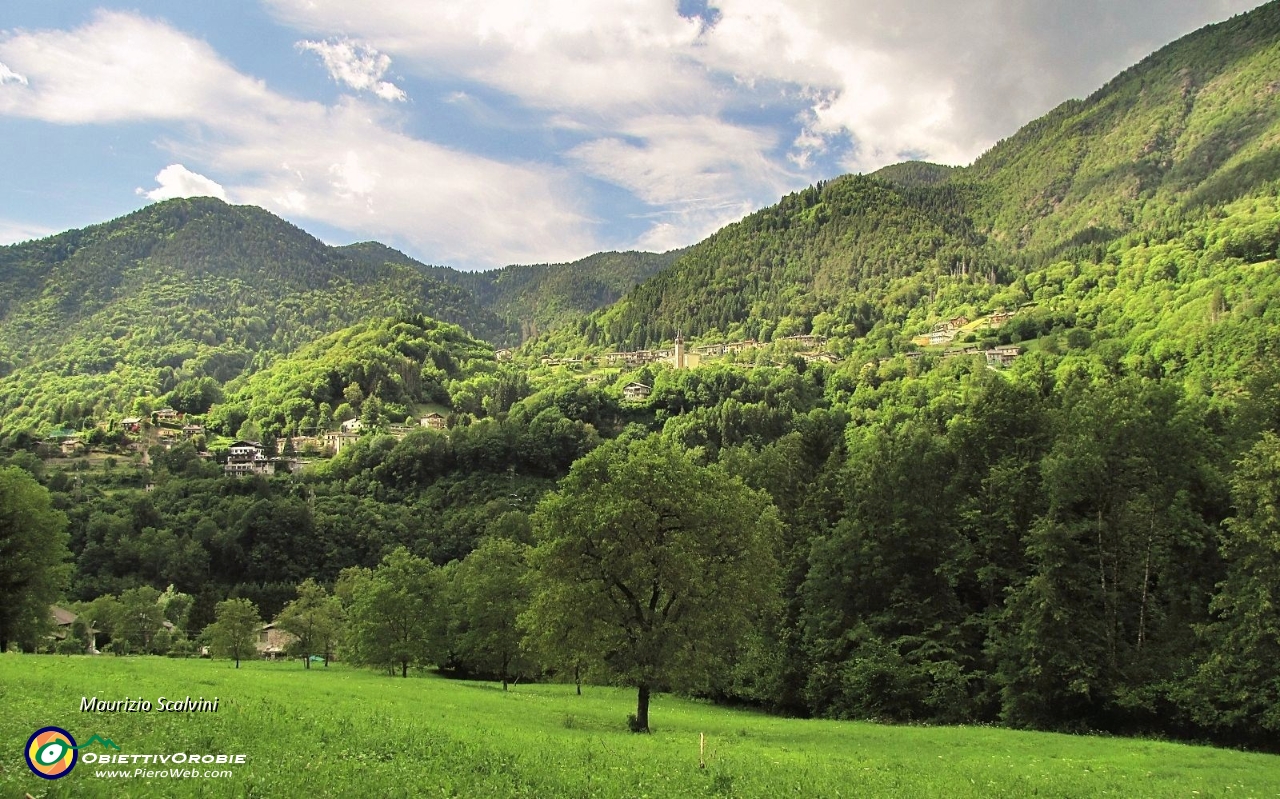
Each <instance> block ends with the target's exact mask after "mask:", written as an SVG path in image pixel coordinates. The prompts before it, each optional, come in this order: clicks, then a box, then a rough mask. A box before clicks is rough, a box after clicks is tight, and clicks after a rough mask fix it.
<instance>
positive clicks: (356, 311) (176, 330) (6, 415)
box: [0, 198, 672, 432]
mask: <svg viewBox="0 0 1280 799" xmlns="http://www.w3.org/2000/svg"><path fill="white" fill-rule="evenodd" d="M671 257H672V256H669V255H668V256H662V255H650V254H647V253H621V254H618V253H605V254H601V255H597V256H592V257H591V258H588V259H586V260H584V261H582V262H578V263H574V264H561V265H555V266H550V265H544V266H532V267H529V266H517V267H507V268H506V269H501V270H494V271H491V272H485V273H479V274H472V273H464V272H458V271H457V270H453V269H448V268H443V267H428V266H425V265H423V264H421V263H419V262H417V261H415V260H413V259H411V258H409V257H408V256H405V255H404V254H403V253H400V252H398V251H396V250H393V249H391V248H389V247H386V246H384V245H381V244H377V243H372V242H371V243H365V244H357V245H351V246H348V247H329V246H327V245H325V244H324V243H322V242H321V241H319V240H318V239H316V238H314V237H312V236H310V235H309V234H307V233H305V232H304V231H302V230H300V229H299V228H297V227H295V226H293V225H291V224H289V223H287V222H285V221H284V220H282V219H280V218H278V217H276V216H273V215H272V214H270V213H268V212H266V211H263V210H262V209H260V208H255V207H251V206H229V205H227V204H225V203H223V202H221V201H219V200H215V199H211V198H198V199H190V200H170V201H166V202H162V203H157V204H155V205H152V206H149V207H147V208H144V209H142V210H140V211H137V212H136V213H133V214H130V215H128V216H125V217H122V218H120V219H117V220H114V221H111V222H107V223H105V224H101V225H95V226H93V227H89V228H85V229H83V230H72V231H68V232H66V233H62V234H59V235H56V236H52V237H50V238H47V239H42V240H38V241H32V242H28V243H24V244H18V245H13V246H7V247H0V430H3V431H9V432H11V431H14V430H20V429H23V428H26V427H36V428H39V427H41V426H53V427H56V426H58V425H64V424H69V425H71V426H73V427H78V426H79V425H80V424H81V422H82V421H83V420H85V419H94V420H97V421H104V420H106V419H109V418H111V417H112V416H113V415H114V416H120V415H125V414H128V413H131V412H134V411H139V412H140V411H143V410H145V408H146V407H147V406H152V407H159V406H160V405H161V404H163V402H164V400H163V399H162V398H163V397H164V396H165V395H168V394H169V393H170V392H172V391H173V390H174V389H178V388H180V387H183V386H186V387H187V388H189V387H190V386H193V385H195V384H196V383H197V382H200V381H203V382H200V385H202V386H203V385H205V384H206V383H207V382H209V381H211V382H212V384H216V385H221V384H223V383H226V382H227V381H230V380H232V379H234V378H236V377H238V376H240V375H242V374H248V373H252V372H253V371H256V370H258V369H261V368H262V367H263V366H265V365H267V364H269V363H271V362H272V361H273V360H275V359H276V358H278V357H279V356H280V355H282V354H285V353H289V352H292V351H293V350H295V349H296V348H297V347H299V346H301V345H303V344H306V343H309V342H312V341H314V340H315V339H317V338H318V337H320V336H323V335H325V334H327V333H331V332H334V331H336V330H340V329H342V328H345V327H348V326H349V325H352V324H354V323H356V322H359V321H361V320H364V319H368V318H371V317H392V316H404V315H415V314H425V315H426V316H429V317H431V318H434V319H439V320H441V321H444V322H449V323H453V324H456V325H459V326H461V327H462V328H463V329H465V330H466V331H467V332H468V333H470V334H471V335H473V336H476V337H478V338H480V339H483V340H486V341H489V342H492V343H494V344H497V345H504V344H505V345H512V344H515V343H518V342H519V340H520V337H521V331H522V330H523V331H525V332H526V333H532V332H534V331H539V330H549V329H553V328H555V327H556V326H558V325H561V324H564V323H566V322H568V321H570V320H573V319H577V318H578V317H580V316H581V315H583V314H586V313H588V312H590V311H593V310H596V309H598V308H600V307H602V306H604V305H606V304H608V303H609V302H612V301H613V300H614V299H616V298H617V297H618V296H620V295H621V294H622V293H623V292H624V291H626V290H627V289H628V288H630V287H631V286H633V285H635V284H636V283H638V282H639V281H640V280H642V279H644V278H646V277H648V276H650V275H652V274H653V273H655V272H657V271H658V270H659V269H661V268H662V267H663V266H665V265H666V264H668V263H670V260H671ZM181 390H182V391H186V388H183V389H181ZM202 391H204V393H208V391H205V390H203V389H202ZM193 393H200V392H193ZM143 397H150V398H151V400H150V401H148V402H147V403H144V404H143V405H139V406H137V407H135V404H134V403H135V400H136V399H138V398H143ZM203 405H204V407H194V408H191V410H196V411H203V410H204V409H205V407H207V403H204V404H203Z"/></svg>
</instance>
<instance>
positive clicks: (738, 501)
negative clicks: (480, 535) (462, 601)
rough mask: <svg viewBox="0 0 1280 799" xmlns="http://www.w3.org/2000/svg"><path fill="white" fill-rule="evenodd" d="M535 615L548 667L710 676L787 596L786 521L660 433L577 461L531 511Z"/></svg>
mask: <svg viewBox="0 0 1280 799" xmlns="http://www.w3.org/2000/svg"><path fill="white" fill-rule="evenodd" d="M533 524H534V530H535V533H536V535H537V538H538V545H537V547H536V548H535V549H534V551H533V552H532V554H531V556H530V562H531V565H532V566H533V568H534V569H535V570H536V579H535V584H534V592H533V597H532V602H531V606H530V609H529V611H528V612H527V613H526V614H525V615H524V617H523V620H524V624H525V626H526V628H527V629H528V630H529V632H530V635H531V637H532V638H533V639H534V641H535V642H536V643H537V644H538V648H539V650H540V651H541V652H542V653H543V654H544V657H546V658H547V659H548V660H549V661H550V663H549V665H556V666H563V667H568V668H573V667H576V666H579V665H581V664H584V663H585V664H586V665H587V666H588V668H589V669H591V670H593V671H600V672H603V673H606V674H609V675H611V676H612V677H613V678H614V679H615V680H616V681H618V682H620V683H622V684H627V685H633V686H635V688H636V690H637V703H636V719H635V723H634V725H633V727H634V729H636V730H637V731H644V732H647V731H648V729H649V697H650V693H651V692H652V691H654V690H662V689H679V688H687V687H694V686H699V685H706V684H707V683H709V682H712V681H714V680H715V678H716V677H717V676H718V675H723V674H724V673H725V671H726V670H727V663H726V660H727V658H728V657H729V656H730V655H731V654H732V653H733V650H734V647H735V646H736V645H738V644H739V643H741V639H742V637H743V635H744V634H745V633H746V632H747V631H748V630H750V629H751V628H752V625H753V624H754V623H755V622H756V620H757V618H758V614H759V613H760V611H761V609H762V608H764V607H767V606H768V605H769V604H770V603H772V602H773V601H775V599H776V596H777V588H776V573H777V568H776V565H775V561H774V548H775V546H776V541H777V539H778V537H779V532H780V527H781V524H780V522H779V521H778V516H777V512H776V510H775V509H774V507H773V505H772V504H771V503H770V502H769V500H768V498H767V497H766V495H764V494H763V493H760V492H756V491H753V490H751V489H749V488H747V487H746V486H745V485H744V484H743V483H742V482H741V481H740V480H739V479H737V478H735V477H731V476H730V475H729V474H727V473H726V472H725V471H724V470H722V469H721V468H719V467H718V466H700V465H698V464H697V463H696V462H695V460H694V457H693V456H692V455H691V454H690V453H688V452H686V451H684V450H683V449H681V448H680V447H679V446H678V445H676V444H673V443H672V442H669V441H667V440H664V439H662V438H660V437H657V436H653V437H650V438H647V439H643V440H626V439H620V440H618V441H614V442H610V443H609V444H606V445H604V446H602V447H600V448H598V449H596V450H595V451H593V452H592V453H591V454H589V455H587V456H586V457H584V458H582V459H581V460H579V461H578V462H577V463H575V464H574V465H573V468H572V470H571V471H570V473H569V475H568V476H567V477H566V478H565V479H564V480H562V481H561V483H560V488H559V490H558V491H556V492H553V493H552V494H549V495H548V496H547V497H546V498H545V499H544V500H543V501H542V502H541V503H540V504H539V505H538V509H537V511H536V512H535V513H534V516H533Z"/></svg>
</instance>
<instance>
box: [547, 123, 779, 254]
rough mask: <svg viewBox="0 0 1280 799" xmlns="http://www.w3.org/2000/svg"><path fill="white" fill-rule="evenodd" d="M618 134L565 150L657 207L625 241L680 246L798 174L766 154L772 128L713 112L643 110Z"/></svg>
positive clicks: (772, 196)
mask: <svg viewBox="0 0 1280 799" xmlns="http://www.w3.org/2000/svg"><path fill="white" fill-rule="evenodd" d="M619 134H620V135H618V136H609V137H604V138H599V139H595V140H592V141H589V142H586V143H584V144H581V145H579V146H577V147H575V148H574V149H573V150H571V151H570V153H569V156H570V158H571V159H572V160H573V161H574V162H576V163H577V164H578V165H579V166H580V167H581V168H582V169H583V170H584V171H585V172H587V173H588V174H590V175H592V176H594V177H597V178H600V179H602V180H607V181H609V182H611V183H614V184H616V185H619V186H622V187H624V188H626V189H627V190H629V191H630V192H631V193H632V194H634V195H635V196H636V197H638V198H639V199H640V200H642V201H643V202H645V203H647V204H648V205H650V206H652V207H654V208H655V209H658V210H655V212H654V213H652V214H651V215H650V218H651V219H652V220H653V222H652V226H651V228H650V229H649V230H648V231H646V232H645V233H643V234H642V235H641V236H640V238H639V240H638V241H637V242H635V243H633V244H631V245H630V246H634V247H640V248H643V249H662V250H667V249H671V248H673V247H682V246H684V245H686V244H689V243H690V242H693V241H697V240H698V239H701V238H704V237H705V236H707V235H710V234H711V233H713V232H715V230H717V229H718V228H720V227H723V226H724V225H725V224H727V223H729V222H732V221H734V220H736V219H739V218H741V217H742V216H743V215H745V214H747V213H750V212H751V211H752V210H753V209H754V208H756V207H759V206H760V205H763V204H766V203H770V202H773V201H775V200H776V199H777V197H778V195H779V194H781V193H783V192H785V191H786V190H787V187H788V186H790V185H793V184H794V183H795V182H796V181H797V178H796V176H795V175H793V174H790V173H788V172H786V171H785V170H784V169H782V168H781V167H779V166H778V165H777V164H776V163H775V162H774V161H773V160H772V159H771V158H770V157H769V155H768V153H769V151H770V150H772V149H773V147H774V145H775V144H776V137H775V136H774V135H773V134H772V133H769V132H766V131H759V130H752V129H749V128H745V127H741V126H737V125H732V124H729V123H726V122H724V121H722V120H719V119H716V118H714V117H689V118H686V117H680V116H673V115H663V116H654V117H644V118H640V119H636V120H634V121H631V122H629V123H627V124H626V125H624V126H623V127H622V129H621V130H620V131H619Z"/></svg>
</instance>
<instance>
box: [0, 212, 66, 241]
mask: <svg viewBox="0 0 1280 799" xmlns="http://www.w3.org/2000/svg"><path fill="white" fill-rule="evenodd" d="M55 232H57V231H55V230H53V229H52V228H48V227H45V226H44V225H33V224H31V223H29V222H18V221H15V220H12V219H0V246H2V245H5V244H17V243H19V242H23V241H30V240H32V239H42V238H44V237H45V236H51V235H53V234H54V233H55Z"/></svg>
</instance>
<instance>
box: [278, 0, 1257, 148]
mask: <svg viewBox="0 0 1280 799" xmlns="http://www.w3.org/2000/svg"><path fill="white" fill-rule="evenodd" d="M1256 1H1257V0H1133V2H1126V3H1114V2H1110V1H1109V0H1014V2H1003V0H974V1H973V2H967V3H954V2H951V0H903V2H899V3H893V4H888V5H886V4H885V3H883V2H879V0H803V1H802V0H709V2H708V4H707V5H708V10H709V13H708V14H707V15H706V18H703V19H692V18H687V17H683V16H681V15H680V14H679V13H678V12H677V8H676V4H675V3H672V2H670V0H596V1H595V2H588V1H587V0H567V1H563V2H555V1H554V0H541V1H540V2H528V1H526V0H477V2H472V3H466V4H458V3H453V2H449V0H383V2H380V3H378V4H376V5H369V4H365V3H362V2H358V0H266V2H267V5H268V6H269V7H270V8H272V9H273V10H274V11H275V13H276V14H277V15H278V16H279V17H280V18H281V19H283V20H285V21H286V22H288V23H289V24H292V25H295V26H298V27H299V28H301V29H304V30H309V31H315V32H321V33H327V32H332V31H345V32H351V33H352V34H353V35H359V36H360V37H361V39H362V40H364V41H368V42H370V43H371V44H372V45H374V46H376V47H378V48H380V50H382V51H385V52H390V53H393V54H395V55H396V56H398V57H403V58H404V59H405V61H404V63H403V65H402V66H403V67H404V68H406V69H409V70H412V69H418V70H420V71H424V72H432V73H435V74H439V73H441V72H444V73H446V74H458V75H461V76H465V77H466V78H467V79H469V80H475V81H479V82H482V83H484V84H486V85H488V86H491V87H494V88H496V89H499V90H501V91H504V92H508V93H509V94H511V95H512V96H514V97H516V98H518V99H519V100H520V101H522V102H524V103H526V104H528V105H530V106H533V107H539V108H552V109H554V110H556V111H557V112H559V114H560V116H559V118H560V119H561V120H563V121H565V122H566V123H568V124H570V125H575V124H584V123H585V124H588V125H592V124H594V125H597V126H602V127H605V128H609V127H611V126H615V127H616V126H619V125H620V123H623V122H627V121H630V120H632V119H634V118H636V117H638V116H650V115H653V114H655V113H676V114H684V115H688V116H699V115H706V114H721V113H723V112H726V111H729V110H735V109H741V108H743V107H744V106H750V105H759V104H764V105H766V106H767V105H769V104H773V105H774V106H779V107H787V106H788V104H789V103H791V102H793V101H794V99H795V98H796V97H804V98H807V108H806V109H805V110H804V111H803V113H802V114H801V115H800V116H799V118H793V119H792V120H791V124H792V129H791V130H790V131H789V133H788V138H791V139H793V140H794V146H793V147H792V148H791V149H790V151H789V152H788V153H787V154H786V156H780V157H783V158H790V162H791V163H792V164H793V165H795V166H796V167H797V168H799V169H809V168H811V167H812V166H813V164H814V162H815V156H816V155H819V154H822V153H827V152H832V151H837V152H843V153H845V157H844V163H845V165H846V167H848V168H851V169H864V170H865V169H873V168H876V167H878V166H881V165H883V164H885V163H889V162H892V161H896V160H900V159H903V158H909V157H923V158H929V159H931V160H936V161H943V162H946V163H953V164H959V163H966V162H968V161H970V160H972V159H973V158H974V157H975V156H977V155H978V154H980V153H981V152H982V151H983V150H985V149H986V148H988V147H989V146H990V145H991V144H993V143H994V142H995V141H996V140H997V139H999V138H1001V137H1004V136H1008V135H1010V134H1012V133H1013V132H1014V131H1016V130H1017V128H1018V127H1019V126H1020V125H1022V124H1024V123H1026V122H1028V121H1030V120H1031V119H1033V118H1034V117H1036V116H1038V115H1039V114H1042V113H1044V112H1046V111H1047V110H1049V109H1050V108H1052V107H1053V106H1054V105H1056V104H1057V103H1059V102H1061V101H1063V100H1066V99H1068V98H1070V97H1073V96H1082V95H1084V94H1087V93H1089V92H1090V91H1092V90H1093V89H1095V88H1097V87H1098V86H1099V85H1101V84H1102V83H1103V82H1104V81H1106V80H1107V79H1108V78H1110V77H1111V76H1113V75H1114V74H1116V73H1117V72H1119V71H1120V70H1121V69H1123V68H1125V67H1126V66H1128V65H1130V64H1132V63H1133V62H1134V61H1136V60H1137V59H1138V58H1140V57H1142V56H1143V55H1145V54H1146V53H1148V52H1150V51H1152V50H1154V49H1156V48H1158V47H1159V46H1161V45H1162V44H1164V43H1165V42H1167V41H1170V40H1172V39H1174V38H1176V37H1177V36H1179V35H1181V34H1183V33H1185V32H1187V31H1189V30H1192V29H1194V28H1196V27H1199V26H1201V25H1204V24H1207V23H1209V22H1212V21H1215V20H1218V19H1221V18H1223V17H1225V16H1228V15H1230V14H1232V13H1237V12H1241V11H1245V10H1248V9H1249V8H1250V7H1251V6H1253V5H1254V4H1256Z"/></svg>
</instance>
